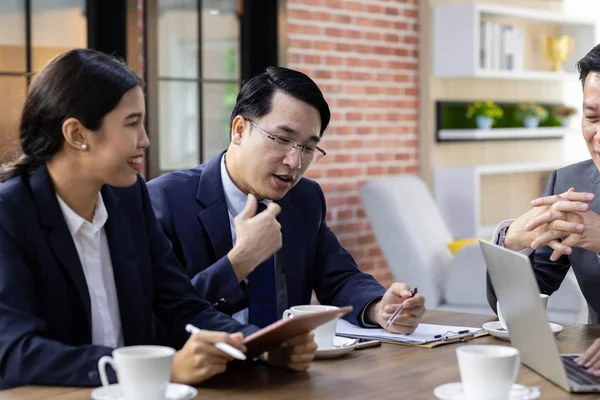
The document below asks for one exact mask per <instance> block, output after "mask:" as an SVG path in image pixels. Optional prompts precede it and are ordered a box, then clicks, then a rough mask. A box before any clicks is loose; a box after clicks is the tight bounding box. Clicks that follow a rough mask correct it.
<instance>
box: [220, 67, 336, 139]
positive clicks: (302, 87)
mask: <svg viewBox="0 0 600 400" xmlns="http://www.w3.org/2000/svg"><path fill="white" fill-rule="evenodd" d="M278 90H279V91H281V92H283V93H285V94H287V95H290V96H292V97H294V98H296V99H298V100H302V101H303V102H305V103H308V104H309V105H311V106H313V107H314V108H316V109H317V111H319V115H320V116H321V132H320V135H319V136H323V132H325V129H326V128H327V125H329V119H330V118H331V113H330V111H329V106H328V105H327V102H326V101H325V98H324V97H323V93H321V89H319V87H318V86H317V84H316V83H315V82H314V81H313V80H312V79H310V78H309V77H308V76H306V75H305V74H303V73H302V72H299V71H294V70H293V69H289V68H283V67H268V68H267V69H266V71H265V72H263V73H261V74H258V75H254V76H253V77H251V78H250V79H248V80H247V81H245V82H244V84H243V85H242V88H241V89H240V92H239V93H238V96H237V100H236V102H235V106H234V107H233V111H232V112H231V119H230V121H229V124H230V129H231V125H232V124H233V120H234V118H235V117H237V116H238V115H241V116H242V117H244V118H247V119H250V120H253V119H256V118H260V117H262V116H264V115H266V114H268V113H269V112H271V101H272V100H273V94H275V92H276V91H278Z"/></svg>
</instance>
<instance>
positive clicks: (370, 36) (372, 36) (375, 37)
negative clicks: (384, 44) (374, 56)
mask: <svg viewBox="0 0 600 400" xmlns="http://www.w3.org/2000/svg"><path fill="white" fill-rule="evenodd" d="M365 39H367V40H369V41H372V42H378V41H380V40H381V33H379V32H365Z"/></svg>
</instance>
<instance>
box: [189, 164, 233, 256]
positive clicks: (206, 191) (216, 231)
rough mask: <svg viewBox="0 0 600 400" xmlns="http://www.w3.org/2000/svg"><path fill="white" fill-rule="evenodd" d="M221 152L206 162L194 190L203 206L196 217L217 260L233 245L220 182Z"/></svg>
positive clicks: (197, 199) (227, 212)
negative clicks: (196, 189)
mask: <svg viewBox="0 0 600 400" xmlns="http://www.w3.org/2000/svg"><path fill="white" fill-rule="evenodd" d="M223 154H224V153H221V154H219V155H217V156H216V157H214V158H212V159H211V160H210V161H209V162H208V163H207V164H206V166H205V167H204V171H203V172H202V175H201V176H200V178H199V184H198V191H197V192H196V201H197V202H198V203H199V204H200V205H202V206H203V207H204V208H202V209H201V210H200V211H199V212H198V219H199V220H200V223H201V224H202V226H203V227H204V229H205V230H206V233H207V235H208V238H209V239H210V242H211V245H212V248H213V251H214V252H215V257H216V259H217V260H218V259H219V258H221V257H223V256H224V255H225V254H227V253H228V252H229V250H231V248H232V247H233V244H232V241H231V229H230V228H229V211H228V210H227V203H226V202H225V193H224V192H223V183H222V182H221V157H223ZM199 208H200V207H199Z"/></svg>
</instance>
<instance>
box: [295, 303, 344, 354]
mask: <svg viewBox="0 0 600 400" xmlns="http://www.w3.org/2000/svg"><path fill="white" fill-rule="evenodd" d="M337 309H338V308H337V307H335V306H323V305H311V306H294V307H290V308H289V309H287V310H285V311H284V312H283V318H284V319H286V318H290V317H297V316H300V315H306V314H312V313H316V312H323V311H330V310H337ZM338 319H339V318H335V319H333V320H331V321H329V322H326V323H324V324H323V325H321V326H319V327H317V329H315V330H314V332H315V342H316V343H317V346H318V348H317V350H328V349H331V348H333V339H334V338H335V331H336V329H337V321H338Z"/></svg>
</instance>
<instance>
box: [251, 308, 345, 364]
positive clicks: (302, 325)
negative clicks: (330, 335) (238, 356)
mask: <svg viewBox="0 0 600 400" xmlns="http://www.w3.org/2000/svg"><path fill="white" fill-rule="evenodd" d="M351 311H352V306H346V307H340V308H338V309H336V310H329V311H322V312H318V313H313V314H306V315H300V316H297V317H291V318H287V319H280V320H279V321H277V322H274V323H272V324H271V325H269V326H266V327H264V328H263V329H261V330H260V331H258V332H255V333H253V334H252V335H250V336H248V337H246V338H245V339H244V344H245V345H246V348H247V349H248V350H247V351H246V355H247V356H248V357H249V358H252V357H256V356H258V355H260V354H262V353H263V352H265V351H269V350H273V349H276V348H278V347H279V346H281V343H283V342H285V341H286V340H288V339H291V338H293V337H294V336H298V335H301V334H303V333H308V332H310V331H312V330H313V329H315V328H316V327H318V326H320V325H323V324H324V323H326V322H329V321H331V320H332V319H336V318H341V317H343V316H344V315H346V314H348V313H349V312H351Z"/></svg>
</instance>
